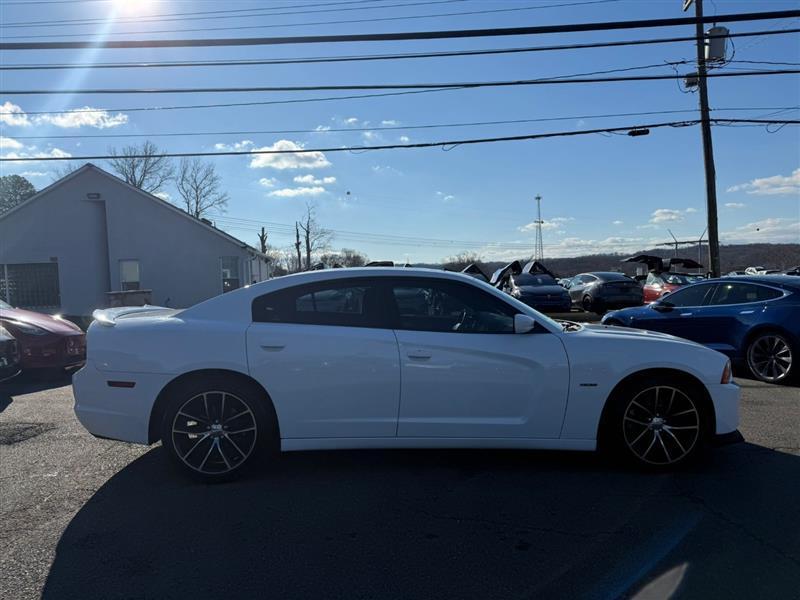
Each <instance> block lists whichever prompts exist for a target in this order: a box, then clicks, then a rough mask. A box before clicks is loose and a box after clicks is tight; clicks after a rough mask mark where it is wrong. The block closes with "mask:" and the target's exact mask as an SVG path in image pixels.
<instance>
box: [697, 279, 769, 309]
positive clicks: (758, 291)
mask: <svg viewBox="0 0 800 600" xmlns="http://www.w3.org/2000/svg"><path fill="white" fill-rule="evenodd" d="M782 295H783V292H781V291H780V290H776V289H774V288H769V287H765V286H763V285H756V284H752V283H719V284H717V289H716V290H714V295H713V296H712V298H711V302H710V303H709V304H712V305H715V306H717V305H724V304H747V303H749V302H763V301H765V300H774V299H775V298H780V297H781V296H782Z"/></svg>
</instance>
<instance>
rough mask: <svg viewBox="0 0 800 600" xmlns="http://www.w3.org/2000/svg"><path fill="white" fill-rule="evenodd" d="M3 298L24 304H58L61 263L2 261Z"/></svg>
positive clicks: (0, 287)
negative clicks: (6, 263)
mask: <svg viewBox="0 0 800 600" xmlns="http://www.w3.org/2000/svg"><path fill="white" fill-rule="evenodd" d="M0 300H5V301H6V302H8V304H10V305H11V306H19V307H21V308H40V309H49V308H58V307H60V306H61V294H60V289H59V283H58V263H57V262H49V263H27V264H16V265H0Z"/></svg>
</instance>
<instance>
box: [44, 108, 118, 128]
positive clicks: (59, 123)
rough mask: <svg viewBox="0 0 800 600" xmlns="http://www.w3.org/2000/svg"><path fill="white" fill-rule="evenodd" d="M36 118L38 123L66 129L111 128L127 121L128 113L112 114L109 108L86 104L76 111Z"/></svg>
mask: <svg viewBox="0 0 800 600" xmlns="http://www.w3.org/2000/svg"><path fill="white" fill-rule="evenodd" d="M76 111H79V112H76ZM34 120H35V122H36V123H37V124H38V123H47V124H50V125H55V126H56V127H62V128H64V129H77V128H78V127H94V128H95V129H110V128H112V127H119V126H120V125H124V124H125V123H127V122H128V115H126V114H124V113H117V114H115V115H112V114H111V113H110V112H108V111H107V110H103V109H100V108H93V107H91V106H84V107H82V108H78V109H75V111H67V112H63V113H57V114H54V115H37V116H36V117H35V119H34Z"/></svg>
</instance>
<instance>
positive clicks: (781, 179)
mask: <svg viewBox="0 0 800 600" xmlns="http://www.w3.org/2000/svg"><path fill="white" fill-rule="evenodd" d="M727 191H729V192H747V193H748V194H756V195H758V196H774V195H778V194H800V169H795V170H794V171H792V174H791V175H773V176H772V177H762V178H760V179H753V180H752V181H749V182H748V183H740V184H739V185H734V186H731V187H729V188H728V190H727Z"/></svg>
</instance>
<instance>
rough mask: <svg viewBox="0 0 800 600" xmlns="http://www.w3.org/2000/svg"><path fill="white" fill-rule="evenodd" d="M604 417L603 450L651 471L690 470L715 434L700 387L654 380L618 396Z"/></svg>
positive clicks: (636, 383)
mask: <svg viewBox="0 0 800 600" xmlns="http://www.w3.org/2000/svg"><path fill="white" fill-rule="evenodd" d="M609 402H610V404H609V406H608V410H607V411H606V413H605V414H604V415H603V422H602V424H601V430H600V432H599V434H600V439H599V440H598V441H599V447H600V448H601V449H602V450H605V451H608V452H610V453H611V454H613V455H615V456H616V457H618V458H619V459H621V460H622V461H624V462H626V463H628V464H630V465H633V466H636V467H638V468H643V469H646V470H649V471H660V470H664V469H671V468H676V467H679V466H681V465H685V464H689V463H691V462H693V461H695V460H696V459H697V458H698V457H699V456H701V455H702V454H703V452H704V450H705V449H706V447H707V446H708V442H709V441H710V439H711V435H712V433H713V431H714V423H713V418H712V415H711V414H710V411H709V409H708V405H707V400H706V398H705V395H704V394H703V392H702V391H701V390H700V389H699V384H691V383H688V382H686V381H683V380H681V379H680V378H675V377H665V376H654V377H642V378H639V379H636V380H634V381H631V382H630V383H629V384H627V385H625V386H623V387H622V388H620V389H619V390H617V391H616V392H615V393H614V396H613V397H612V398H611V399H610V400H609Z"/></svg>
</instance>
